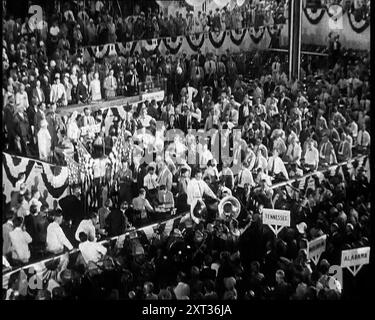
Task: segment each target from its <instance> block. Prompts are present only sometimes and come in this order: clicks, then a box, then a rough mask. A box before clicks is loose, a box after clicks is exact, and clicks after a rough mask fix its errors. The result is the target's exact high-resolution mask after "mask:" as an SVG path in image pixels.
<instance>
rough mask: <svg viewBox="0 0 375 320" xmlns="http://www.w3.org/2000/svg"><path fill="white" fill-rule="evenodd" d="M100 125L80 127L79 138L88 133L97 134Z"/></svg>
mask: <svg viewBox="0 0 375 320" xmlns="http://www.w3.org/2000/svg"><path fill="white" fill-rule="evenodd" d="M101 125H102V124H101V123H97V124H94V125H91V126H85V127H82V128H81V136H85V135H87V134H89V133H93V134H95V133H98V132H100V128H101Z"/></svg>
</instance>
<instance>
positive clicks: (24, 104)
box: [16, 83, 29, 111]
mask: <svg viewBox="0 0 375 320" xmlns="http://www.w3.org/2000/svg"><path fill="white" fill-rule="evenodd" d="M16 107H17V108H18V107H20V108H22V111H26V109H27V108H28V107H29V98H28V96H27V93H26V91H25V85H24V84H23V83H22V84H21V85H20V91H19V92H17V93H16Z"/></svg>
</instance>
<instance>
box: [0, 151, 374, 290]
mask: <svg viewBox="0 0 375 320" xmlns="http://www.w3.org/2000/svg"><path fill="white" fill-rule="evenodd" d="M354 161H357V162H358V167H361V166H364V167H365V169H366V174H367V177H368V179H369V181H370V176H371V174H370V164H369V157H368V156H363V155H361V156H358V157H355V158H353V159H351V160H349V161H347V162H342V163H339V164H336V165H333V166H330V167H328V168H327V169H324V170H321V171H316V172H311V173H308V174H306V175H304V176H302V177H299V178H295V179H291V180H288V181H285V182H280V183H277V184H274V185H273V186H272V187H271V188H272V189H279V188H283V187H287V186H292V185H295V184H296V183H297V184H298V185H299V186H300V187H299V189H300V190H301V191H302V190H305V189H306V188H308V187H311V186H310V184H309V178H311V177H317V178H318V179H319V180H322V179H323V178H324V173H325V172H327V171H328V172H330V174H331V175H334V174H335V172H336V169H337V168H338V167H342V166H344V165H347V166H348V169H349V170H354V168H353V167H352V166H351V165H350V164H352V163H353V162H354ZM182 217H183V215H178V216H176V217H173V218H172V219H169V220H166V221H164V222H162V223H154V224H151V225H149V226H146V227H142V228H139V229H137V230H136V231H137V232H138V233H144V234H145V235H146V237H147V239H150V238H151V237H152V235H153V230H154V229H153V228H154V227H155V226H157V225H159V224H160V225H161V226H162V227H163V229H164V231H165V232H166V233H167V234H169V232H170V231H171V230H173V229H174V228H176V227H178V225H179V223H180V221H181V218H182ZM130 232H132V231H128V232H126V233H125V234H123V235H120V236H118V237H112V238H110V239H106V240H103V241H101V242H100V243H102V244H106V243H108V242H110V241H114V240H116V241H118V242H121V241H123V240H124V239H125V237H126V235H128V234H129V233H130ZM77 251H78V249H74V250H73V251H71V252H70V255H72V254H74V253H77ZM63 256H64V255H63V254H61V255H58V256H54V257H51V258H48V259H45V260H43V261H40V262H36V263H32V264H28V265H26V266H23V267H21V268H17V269H15V270H11V271H7V272H5V273H4V274H3V288H7V286H8V281H9V277H10V276H11V275H12V274H14V273H16V272H19V271H21V270H30V268H33V269H34V270H35V272H36V273H37V274H38V275H39V276H40V277H41V278H42V279H43V280H46V278H47V280H48V277H49V276H50V275H51V272H48V271H49V270H48V267H47V266H46V264H48V263H50V262H51V261H57V260H60V259H61V258H62V257H63Z"/></svg>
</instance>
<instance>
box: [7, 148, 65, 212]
mask: <svg viewBox="0 0 375 320" xmlns="http://www.w3.org/2000/svg"><path fill="white" fill-rule="evenodd" d="M20 173H24V174H25V180H24V183H25V185H26V189H28V190H32V189H38V190H39V191H40V193H41V198H42V199H41V201H42V203H43V202H44V203H47V204H48V205H49V207H50V209H53V208H55V207H56V205H57V201H58V200H59V199H60V198H63V197H65V196H66V195H67V194H68V193H69V188H68V186H69V172H68V167H63V166H55V165H53V164H49V163H46V162H42V161H38V160H33V159H29V158H24V157H18V156H12V155H9V154H7V153H4V152H3V186H4V188H3V194H4V195H5V197H6V202H7V203H8V202H10V200H11V195H12V191H14V188H15V186H16V182H17V181H18V177H19V174H20Z"/></svg>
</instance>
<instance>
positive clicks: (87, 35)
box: [3, 0, 287, 53]
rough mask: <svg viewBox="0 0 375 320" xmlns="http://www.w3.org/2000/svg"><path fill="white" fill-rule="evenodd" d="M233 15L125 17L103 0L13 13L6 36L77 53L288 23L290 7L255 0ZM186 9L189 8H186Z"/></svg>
mask: <svg viewBox="0 0 375 320" xmlns="http://www.w3.org/2000/svg"><path fill="white" fill-rule="evenodd" d="M253 2H254V3H251V4H248V5H243V6H242V7H238V8H234V9H233V10H231V11H229V10H227V9H226V8H223V9H221V10H220V9H216V10H214V12H213V11H212V10H211V11H209V12H207V13H206V12H200V11H199V12H198V13H197V14H195V15H194V14H193V12H189V11H188V12H187V13H186V14H184V15H183V14H182V12H178V11H177V12H176V13H175V14H173V15H172V14H170V15H169V16H168V14H165V13H163V11H161V10H159V8H158V7H157V8H155V10H152V9H151V7H149V8H147V10H146V11H145V12H144V11H140V10H139V7H138V8H137V10H136V11H135V12H134V13H133V14H132V15H125V16H123V15H122V12H119V10H115V9H116V6H115V5H113V4H112V5H111V8H110V7H109V5H110V3H108V2H106V3H105V4H104V3H103V2H102V1H101V0H98V1H91V4H90V1H85V2H84V1H80V2H79V3H78V5H73V3H68V2H67V3H66V4H64V5H63V6H62V7H61V10H60V12H56V11H55V12H53V14H52V15H51V16H48V15H47V14H45V15H44V17H43V20H42V22H39V21H38V22H37V23H38V25H37V26H35V21H34V20H31V19H29V18H25V20H21V19H19V18H17V19H15V18H14V16H12V15H9V17H7V19H6V20H4V24H3V26H4V29H3V30H4V34H3V35H4V37H5V39H7V41H8V42H10V43H17V38H19V37H24V36H29V34H32V33H34V32H35V33H36V40H37V43H39V42H40V41H43V43H45V44H46V45H47V47H48V48H49V49H50V50H51V52H53V51H54V50H56V48H58V47H61V46H62V47H64V49H65V50H68V51H70V52H72V53H74V52H76V50H77V49H78V48H79V47H80V46H84V45H99V44H106V43H114V42H127V41H133V40H142V39H152V38H159V37H175V36H179V35H188V34H198V33H202V32H209V31H222V30H228V29H241V28H246V27H250V26H254V27H260V26H263V25H273V24H274V23H276V24H284V23H285V21H286V18H285V12H287V5H286V4H285V1H284V0H282V1H253ZM184 11H186V10H184Z"/></svg>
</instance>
